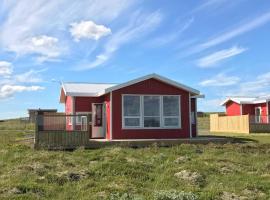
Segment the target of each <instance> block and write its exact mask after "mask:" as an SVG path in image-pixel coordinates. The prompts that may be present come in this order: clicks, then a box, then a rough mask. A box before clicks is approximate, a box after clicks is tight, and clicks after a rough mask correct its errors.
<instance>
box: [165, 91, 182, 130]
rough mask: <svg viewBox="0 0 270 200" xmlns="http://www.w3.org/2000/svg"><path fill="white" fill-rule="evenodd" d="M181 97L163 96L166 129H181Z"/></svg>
mask: <svg viewBox="0 0 270 200" xmlns="http://www.w3.org/2000/svg"><path fill="white" fill-rule="evenodd" d="M179 102H180V100H179V96H163V123H164V127H179V126H180V117H179V112H180V109H179Z"/></svg>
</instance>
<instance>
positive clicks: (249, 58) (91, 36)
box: [0, 0, 270, 118]
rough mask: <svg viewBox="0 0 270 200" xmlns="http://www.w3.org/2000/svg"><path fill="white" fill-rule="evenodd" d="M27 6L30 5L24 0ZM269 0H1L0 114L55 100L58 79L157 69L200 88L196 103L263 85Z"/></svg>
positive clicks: (211, 106) (263, 90) (264, 89)
mask: <svg viewBox="0 0 270 200" xmlns="http://www.w3.org/2000/svg"><path fill="white" fill-rule="evenodd" d="M29 5H31V6H29ZM269 52H270V2H269V0H261V1H260V2H258V1H248V0H236V1H231V0H202V1H198V0H190V1H178V0H172V1H166V3H165V1H160V0H148V1H142V0H106V1H105V0H104V1H102V0H100V1H97V0H80V1H79V0H77V1H76V0H58V1H47V0H37V1H32V0H21V1H16V0H2V1H1V2H0V118H12V117H19V116H25V115H26V113H27V111H26V110H27V108H39V107H40V108H58V109H59V110H60V111H61V110H63V105H61V104H59V87H60V86H59V81H76V82H109V83H121V82H124V81H128V80H130V79H133V78H136V77H139V76H142V75H145V74H149V73H158V74H160V75H163V76H167V77H168V78H171V79H174V80H176V81H179V82H181V83H184V84H187V85H189V86H192V87H194V88H196V89H199V90H200V91H201V92H202V93H204V94H205V95H206V98H205V99H203V100H200V101H199V108H198V109H199V110H201V111H218V110H222V109H223V108H222V107H220V106H219V103H220V102H221V100H222V99H224V98H225V97H226V96H230V95H266V94H269V93H270V63H269V60H270V53H269Z"/></svg>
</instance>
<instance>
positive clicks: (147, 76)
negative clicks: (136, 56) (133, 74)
mask: <svg viewBox="0 0 270 200" xmlns="http://www.w3.org/2000/svg"><path fill="white" fill-rule="evenodd" d="M150 78H154V79H157V80H160V81H162V82H165V83H167V84H169V85H173V86H175V87H178V88H181V89H184V90H186V91H188V92H192V93H194V94H197V95H199V94H200V91H198V90H196V89H193V88H191V87H189V86H186V85H183V84H181V83H178V82H176V81H174V80H171V79H168V78H166V77H163V76H160V75H158V74H149V75H146V76H142V77H139V78H136V79H133V80H131V81H127V82H125V83H122V84H119V85H116V86H112V87H110V88H107V89H105V93H109V92H112V91H115V90H118V89H121V88H124V87H127V86H130V85H133V84H136V83H139V82H142V81H144V80H147V79H150Z"/></svg>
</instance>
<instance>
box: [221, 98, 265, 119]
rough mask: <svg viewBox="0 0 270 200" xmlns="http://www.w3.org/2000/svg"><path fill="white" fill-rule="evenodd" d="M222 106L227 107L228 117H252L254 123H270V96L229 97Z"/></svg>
mask: <svg viewBox="0 0 270 200" xmlns="http://www.w3.org/2000/svg"><path fill="white" fill-rule="evenodd" d="M221 105H223V106H225V107H226V115H227V116H239V115H250V119H251V120H252V122H255V123H269V122H270V120H269V119H270V118H269V113H270V96H264V97H228V98H227V99H226V100H225V101H224V102H222V104H221Z"/></svg>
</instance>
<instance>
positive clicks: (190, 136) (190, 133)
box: [188, 93, 192, 138]
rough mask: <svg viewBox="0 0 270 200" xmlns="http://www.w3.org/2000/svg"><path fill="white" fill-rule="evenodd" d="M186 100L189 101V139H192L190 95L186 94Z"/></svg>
mask: <svg viewBox="0 0 270 200" xmlns="http://www.w3.org/2000/svg"><path fill="white" fill-rule="evenodd" d="M188 99H189V112H188V115H189V138H192V124H191V98H190V93H188Z"/></svg>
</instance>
